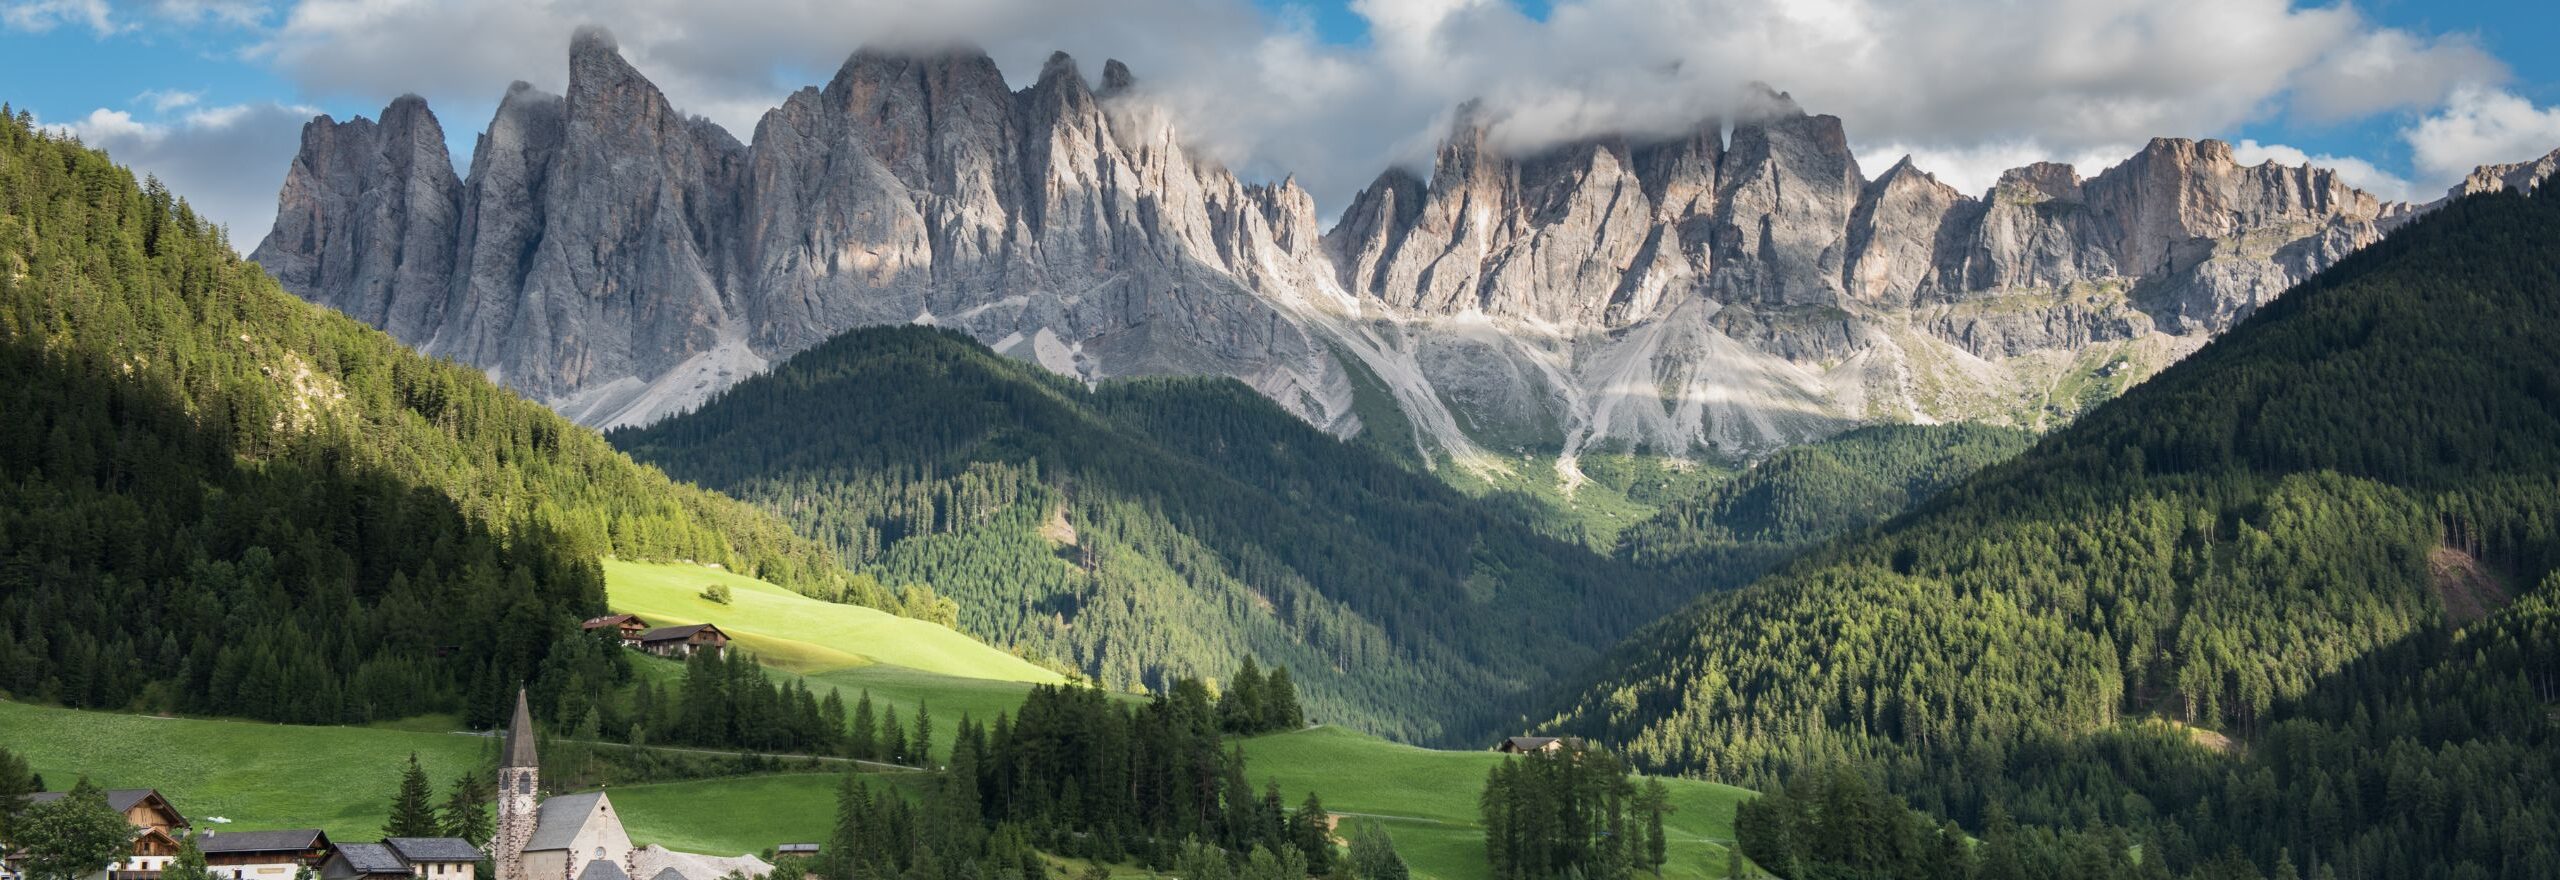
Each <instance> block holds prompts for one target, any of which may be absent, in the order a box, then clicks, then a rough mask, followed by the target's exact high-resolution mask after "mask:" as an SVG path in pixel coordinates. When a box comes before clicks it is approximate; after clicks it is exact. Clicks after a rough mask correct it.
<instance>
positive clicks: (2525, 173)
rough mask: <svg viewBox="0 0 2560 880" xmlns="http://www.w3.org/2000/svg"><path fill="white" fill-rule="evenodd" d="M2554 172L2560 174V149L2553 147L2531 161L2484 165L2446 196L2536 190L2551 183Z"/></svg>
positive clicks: (2454, 196) (2458, 196)
mask: <svg viewBox="0 0 2560 880" xmlns="http://www.w3.org/2000/svg"><path fill="white" fill-rule="evenodd" d="M2554 173H2560V150H2553V151H2551V152H2550V153H2547V154H2544V155H2543V156H2542V157H2541V158H2539V159H2534V160H2531V161H2526V162H2516V163H2512V164H2506V165H2483V166H2480V167H2478V168H2474V169H2472V170H2471V173H2470V174H2469V175H2466V176H2465V177H2463V179H2462V182H2461V183H2458V184H2455V185H2454V187H2453V189H2452V190H2450V191H2448V192H2446V193H2445V198H2448V199H2458V198H2461V197H2463V196H2467V195H2473V194H2475V193H2484V192H2500V191H2504V190H2515V191H2517V192H2533V191H2534V190H2536V189H2540V188H2541V187H2542V186H2543V184H2544V183H2546V182H2548V181H2549V179H2550V177H2551V175H2552V174H2554Z"/></svg>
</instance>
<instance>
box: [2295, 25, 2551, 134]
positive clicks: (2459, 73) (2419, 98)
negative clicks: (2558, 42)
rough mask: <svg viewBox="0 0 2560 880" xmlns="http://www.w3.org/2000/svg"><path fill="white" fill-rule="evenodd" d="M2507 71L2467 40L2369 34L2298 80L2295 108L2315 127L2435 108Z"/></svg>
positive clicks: (2494, 80)
mask: <svg viewBox="0 0 2560 880" xmlns="http://www.w3.org/2000/svg"><path fill="white" fill-rule="evenodd" d="M2506 79H2507V66H2506V64H2505V63H2503V62H2500V61H2499V60H2498V59H2497V58H2495V57H2493V56H2491V55H2490V54H2489V52H2488V50H2486V49H2482V48H2481V47H2480V44H2479V43H2478V42H2477V41H2475V40H2473V39H2472V38H2470V37H2469V36H2467V35H2461V34H2456V35H2451V36H2446V37H2439V38H2435V39H2428V38H2425V37H2421V36H2418V35H2416V34H2412V33H2409V32H2408V31H2404V30H2399V29H2396V28H2385V29H2382V30H2376V31H2370V32H2367V33H2365V34H2363V35H2361V36H2359V37H2357V38H2356V39H2353V40H2350V41H2348V42H2347V43H2346V44H2345V45H2342V46H2339V47H2337V48H2336V49H2334V50H2332V51H2331V52H2330V53H2329V54H2328V55H2326V56H2324V57H2322V58H2321V59H2320V60H2319V61H2318V62H2317V63H2315V64H2313V65H2312V66H2311V67H2309V68H2308V69H2306V70H2304V71H2303V73H2302V75H2301V76H2299V77H2297V79H2296V82H2297V85H2296V87H2295V89H2294V94H2293V101H2292V106H2293V108H2294V109H2295V110H2297V111H2299V112H2301V113H2302V115H2303V116H2305V117H2306V118H2308V119H2309V120H2311V121H2314V122H2335V121H2338V120H2343V119H2353V118H2357V117H2362V116H2367V115H2370V114H2373V113H2378V112H2382V111H2386V110H2401V109H2407V108H2412V107H2431V106H2434V105H2435V104H2437V103H2438V102H2440V101H2443V100H2444V99H2445V96H2447V95H2449V94H2451V93H2452V92H2453V90H2455V89H2457V88H2461V87H2463V86H2481V85H2495V84H2497V83H2500V82H2504V81H2505V80H2506Z"/></svg>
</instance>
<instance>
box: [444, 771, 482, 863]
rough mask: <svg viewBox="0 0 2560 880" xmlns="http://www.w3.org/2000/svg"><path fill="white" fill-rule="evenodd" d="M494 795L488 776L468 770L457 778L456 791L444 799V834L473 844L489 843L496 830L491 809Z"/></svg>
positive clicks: (454, 787) (455, 782) (454, 782)
mask: <svg viewBox="0 0 2560 880" xmlns="http://www.w3.org/2000/svg"><path fill="white" fill-rule="evenodd" d="M492 797H494V795H493V793H492V792H490V790H489V780H488V778H487V777H484V776H481V775H480V774H478V773H464V774H462V775H461V776H460V777H457V778H455V779H454V780H453V793H452V794H450V795H447V796H446V797H445V800H444V810H443V815H442V818H443V820H444V836H446V837H459V838H462V839H464V840H468V841H471V845H472V846H485V845H487V844H488V842H489V835H490V834H491V833H492V832H493V830H494V829H492V828H491V827H490V820H489V809H488V804H489V801H490V799H491V798H492Z"/></svg>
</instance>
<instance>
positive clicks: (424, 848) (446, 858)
mask: <svg viewBox="0 0 2560 880" xmlns="http://www.w3.org/2000/svg"><path fill="white" fill-rule="evenodd" d="M382 843H383V845H385V846H389V847H391V849H392V850H393V851H395V852H398V853H399V854H400V857H401V858H403V859H407V860H409V861H412V862H476V861H479V860H480V848H479V847H476V846H472V845H471V841H468V840H464V839H462V838H459V837H393V838H387V839H385V840H383V841H382Z"/></svg>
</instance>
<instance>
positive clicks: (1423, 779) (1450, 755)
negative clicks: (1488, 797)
mask: <svg viewBox="0 0 2560 880" xmlns="http://www.w3.org/2000/svg"><path fill="white" fill-rule="evenodd" d="M1244 749H1245V756H1246V758H1247V761H1248V765H1249V766H1250V767H1251V772H1252V774H1253V777H1254V782H1255V783H1256V784H1257V785H1258V784H1260V783H1262V782H1263V781H1265V780H1277V781H1278V782H1279V783H1280V788H1281V790H1282V792H1283V793H1284V794H1285V795H1286V796H1287V798H1288V802H1289V803H1290V804H1292V805H1295V804H1297V803H1298V801H1299V800H1300V799H1303V798H1305V797H1306V794H1307V791H1308V790H1309V789H1310V788H1312V789H1314V790H1315V792H1316V795H1317V796H1318V797H1321V798H1323V799H1324V805H1325V808H1326V809H1328V810H1331V811H1333V812H1336V813H1345V814H1367V815H1369V816H1374V817H1378V818H1377V821H1378V822H1379V823H1380V824H1381V825H1383V826H1384V827H1385V828H1386V829H1387V831H1388V833H1389V834H1390V835H1392V836H1394V838H1395V841H1396V850H1397V851H1398V852H1400V853H1402V854H1403V855H1404V857H1405V861H1407V862H1409V863H1411V865H1412V866H1413V872H1414V876H1416V877H1422V878H1430V880H1480V878H1485V877H1488V876H1490V874H1489V872H1488V871H1487V869H1486V866H1485V861H1484V837H1483V834H1482V832H1481V831H1479V830H1478V829H1477V827H1476V795H1477V793H1478V792H1480V791H1482V790H1483V789H1484V778H1485V774H1486V773H1487V772H1489V771H1491V770H1492V769H1493V766H1494V765H1496V764H1499V763H1501V762H1502V760H1503V758H1502V756H1501V755H1498V754H1495V753H1493V752H1489V751H1486V752H1445V751H1435V750H1431V749H1420V748H1415V747H1412V746H1406V745H1398V744H1396V743H1391V742H1387V741H1385V740H1381V739H1378V738H1375V737H1371V736H1368V735H1365V734H1361V733H1356V732H1353V731H1349V730H1344V729H1342V728H1338V727H1319V728H1313V729H1309V730H1301V731H1296V732H1293V733H1280V734H1272V735H1269V736H1262V737H1256V738H1253V739H1249V740H1246V741H1245V743H1244ZM1664 781H1665V782H1666V783H1668V785H1669V786H1670V789H1671V803H1672V805H1673V806H1674V807H1675V808H1676V812H1674V813H1672V815H1671V816H1670V818H1669V819H1668V820H1666V822H1665V823H1664V828H1665V829H1666V830H1667V831H1668V832H1669V836H1670V837H1671V841H1672V842H1671V847H1670V858H1669V861H1668V863H1667V864H1665V865H1664V866H1663V871H1662V874H1663V876H1664V877H1665V878H1673V880H1705V878H1714V877H1723V876H1724V875H1725V850H1724V846H1723V845H1722V843H1723V842H1724V841H1728V840H1730V839H1732V837H1733V808H1734V805H1736V804H1739V803H1741V802H1742V800H1743V799H1744V798H1747V797H1750V796H1751V793H1750V792H1747V791H1744V790H1742V789H1739V788H1734V787H1731V786H1724V785H1714V784H1711V783H1704V782H1693V781H1689V780H1682V779H1667V780H1664Z"/></svg>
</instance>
